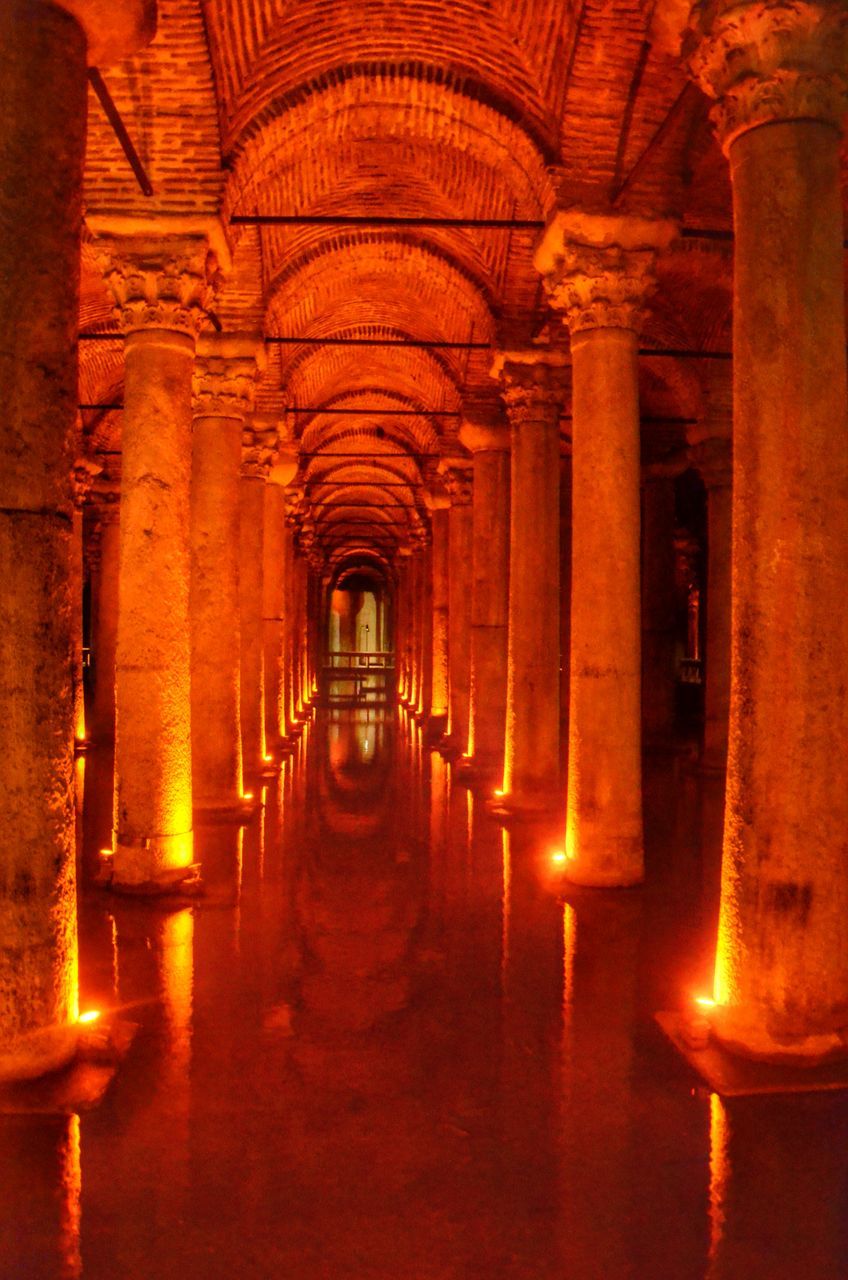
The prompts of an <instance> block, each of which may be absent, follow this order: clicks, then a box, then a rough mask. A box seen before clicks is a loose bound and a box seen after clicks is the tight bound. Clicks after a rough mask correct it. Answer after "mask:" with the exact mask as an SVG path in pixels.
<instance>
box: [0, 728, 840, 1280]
mask: <svg viewBox="0 0 848 1280" xmlns="http://www.w3.org/2000/svg"><path fill="white" fill-rule="evenodd" d="M85 771H86V778H85V790H86V805H87V811H86V823H85V826H86V861H87V864H90V861H91V858H92V855H93V853H94V852H95V851H96V849H97V847H98V846H99V845H102V844H104V843H108V834H109V818H110V806H111V798H110V795H111V789H110V779H109V765H108V761H106V760H104V759H101V758H99V757H98V756H97V755H96V754H92V755H89V757H88V759H87V762H86V765H85ZM262 794H263V799H264V805H263V807H262V809H261V812H260V813H259V814H258V815H257V817H256V819H255V820H254V821H253V823H252V824H251V825H250V826H249V827H247V828H246V829H245V830H244V831H243V832H239V831H235V830H233V829H231V828H226V827H221V828H217V829H215V828H209V829H206V830H201V831H200V832H198V855H199V856H200V857H201V858H202V860H203V863H204V874H205V878H206V881H207V886H208V894H207V897H206V898H205V899H204V900H203V902H202V903H199V904H198V905H196V906H194V907H183V908H182V909H179V910H171V911H167V910H163V909H156V908H151V907H149V906H143V905H136V904H133V903H129V902H126V901H123V900H120V899H118V898H115V897H110V896H107V895H98V894H88V895H86V898H85V901H84V904H83V910H82V919H81V964H82V985H83V1001H82V1003H83V1005H84V1006H86V1005H88V1006H97V1007H101V1008H116V1007H117V1008H120V1009H122V1010H125V1011H126V1014H125V1016H127V1017H130V1018H132V1019H133V1020H134V1021H136V1022H137V1023H138V1024H139V1031H138V1034H137V1037H136V1041H135V1043H134V1045H133V1047H132V1049H131V1051H130V1054H129V1056H128V1058H127V1059H126V1061H125V1062H124V1063H123V1065H122V1066H121V1068H120V1071H119V1074H118V1075H117V1077H116V1079H115V1082H114V1084H113V1086H112V1088H111V1089H110V1091H109V1093H108V1094H107V1095H106V1097H105V1099H104V1100H103V1102H102V1103H101V1104H100V1105H99V1106H98V1107H97V1108H96V1109H95V1110H93V1111H90V1112H87V1113H85V1114H83V1115H82V1116H81V1117H80V1118H77V1117H73V1118H70V1119H68V1118H65V1119H58V1118H57V1119H32V1118H27V1119H22V1118H8V1117H6V1118H2V1119H0V1276H3V1277H15V1278H17V1277H22V1278H23V1277H25V1278H26V1280H42V1278H44V1280H47V1278H52V1277H62V1278H63V1280H76V1278H77V1277H81V1276H84V1277H86V1278H87V1280H92V1278H94V1277H97V1278H98V1280H99V1278H101V1277H102V1278H103V1280H106V1278H108V1280H148V1278H149V1280H171V1278H172V1277H175V1278H179V1280H191V1278H193V1277H202V1278H204V1280H218V1278H220V1280H224V1278H226V1280H233V1278H240V1277H247V1278H252V1277H263V1278H264V1277H275V1278H276V1277H286V1278H288V1277H291V1278H293V1280H478V1278H479V1280H484V1278H485V1280H507V1278H510V1280H519V1278H520V1280H530V1278H532V1280H549V1278H550V1280H554V1278H556V1280H625V1278H630V1277H636V1278H639V1280H641V1278H643V1277H644V1280H666V1278H668V1280H690V1278H691V1280H695V1278H700V1277H709V1278H710V1280H717V1278H720V1280H795V1277H798V1278H801V1280H831V1278H833V1280H837V1278H843V1277H846V1276H848V1242H846V1225H847V1224H848V1141H846V1138H848V1101H846V1099H845V1097H844V1096H843V1095H832V1096H807V1097H803V1096H796V1097H792V1098H779V1099H769V1100H748V1101H737V1102H734V1103H732V1104H723V1103H721V1102H720V1101H719V1100H718V1099H717V1098H715V1097H712V1098H711V1097H710V1096H709V1094H707V1093H705V1092H703V1091H701V1090H700V1089H699V1088H698V1085H697V1081H696V1080H695V1079H694V1078H693V1077H692V1076H691V1075H690V1074H689V1072H688V1070H687V1069H686V1067H685V1066H684V1065H683V1064H682V1063H681V1062H680V1061H678V1059H677V1058H676V1057H675V1056H674V1054H673V1053H672V1052H671V1051H670V1050H668V1049H667V1047H666V1045H665V1043H664V1042H663V1040H662V1038H661V1037H660V1035H659V1033H658V1032H657V1031H656V1030H655V1028H654V1025H653V1023H652V1020H651V1015H652V1014H653V1012H654V1011H655V1010H657V1009H660V1008H668V1007H671V1006H674V1005H676V1004H679V1002H680V1000H681V996H682V995H683V996H685V995H687V994H691V993H693V992H696V991H698V990H704V989H706V988H707V987H708V985H709V982H708V975H709V971H710V939H711V937H712V934H713V931H714V927H715V911H716V895H717V867H718V846H719V836H720V825H721V813H720V808H721V796H720V792H719V790H718V788H717V787H716V784H715V783H710V782H704V781H702V780H697V779H696V778H695V777H694V775H691V774H689V773H687V772H686V770H685V769H684V767H683V765H682V764H681V763H680V762H679V761H678V760H676V759H675V758H674V757H671V756H666V757H663V758H660V759H658V760H656V761H654V762H653V763H649V766H648V771H647V776H646V806H647V811H646V826H647V842H648V879H647V883H646V885H645V887H644V888H642V889H640V890H633V891H627V892H619V893H597V892H596V893H592V892H589V891H582V892H573V891H571V892H568V891H566V887H565V885H564V883H563V882H562V880H561V869H560V866H559V864H558V863H556V861H555V860H553V859H552V858H551V853H552V851H553V849H554V845H553V844H552V842H551V840H550V838H542V837H532V836H529V835H528V834H527V833H525V834H524V835H521V834H512V835H508V834H505V833H504V832H503V831H502V829H501V828H500V827H499V826H498V825H497V824H496V823H495V822H494V820H493V819H492V818H491V817H489V816H488V814H487V813H486V811H485V807H484V805H483V804H482V802H481V801H480V800H479V799H477V798H475V797H474V796H472V795H471V794H470V793H469V792H468V791H467V790H466V789H465V788H463V787H462V786H459V785H457V784H454V783H453V781H452V778H451V773H450V769H449V768H448V767H447V766H446V765H445V764H444V762H443V761H442V760H441V758H440V757H438V756H436V755H433V754H431V753H429V752H428V751H426V750H425V749H424V748H423V746H422V743H421V739H420V734H419V731H418V730H417V729H415V728H414V727H413V726H412V725H411V724H410V723H409V722H408V721H407V720H406V719H402V718H399V717H398V716H397V715H396V714H394V713H391V712H381V711H379V710H374V709H371V710H369V711H362V712H355V711H347V710H346V711H337V712H334V713H327V712H325V713H323V714H322V715H321V716H319V718H318V719H317V720H316V721H315V722H314V723H313V724H312V725H310V726H309V727H308V728H307V730H306V731H305V735H304V738H303V740H302V742H301V744H300V745H299V747H298V750H297V752H296V754H295V755H294V756H293V757H292V758H291V759H290V760H289V761H287V762H286V764H285V765H284V767H283V770H282V773H281V776H280V778H279V779H278V780H277V781H275V782H274V783H273V785H269V786H267V788H266V789H265V790H264V792H263V793H262Z"/></svg>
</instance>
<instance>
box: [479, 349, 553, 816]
mask: <svg viewBox="0 0 848 1280" xmlns="http://www.w3.org/2000/svg"><path fill="white" fill-rule="evenodd" d="M564 365H565V355H564V353H562V352H560V351H553V350H551V351H547V352H542V351H540V350H528V351H523V352H508V353H502V354H501V355H500V356H499V357H498V359H497V361H496V363H495V367H494V369H493V373H494V374H495V376H501V378H502V385H503V392H502V394H503V398H504V401H505V403H506V407H507V413H508V414H509V419H510V425H511V447H512V468H511V501H510V562H509V642H508V649H509V657H508V677H507V707H506V736H505V750H504V775H503V806H504V808H506V809H508V810H509V811H510V812H516V813H522V812H527V813H553V812H556V810H557V809H558V808H559V805H560V753H559V587H560V581H559V420H560V416H561V413H562V408H563V403H564V399H565V377H564Z"/></svg>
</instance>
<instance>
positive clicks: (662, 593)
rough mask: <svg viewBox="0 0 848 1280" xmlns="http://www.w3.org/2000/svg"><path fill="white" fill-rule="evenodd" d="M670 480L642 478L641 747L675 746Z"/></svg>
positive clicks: (648, 475)
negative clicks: (643, 744)
mask: <svg viewBox="0 0 848 1280" xmlns="http://www.w3.org/2000/svg"><path fill="white" fill-rule="evenodd" d="M675 608H676V600H675V588H674V479H673V477H671V476H669V475H667V474H664V473H654V472H652V471H651V470H650V468H645V470H644V472H643V477H642V732H643V736H644V741H645V745H646V746H651V747H656V748H661V749H663V748H665V749H669V748H671V747H672V745H673V742H674V716H675V693H676V672H675V669H674V659H675Z"/></svg>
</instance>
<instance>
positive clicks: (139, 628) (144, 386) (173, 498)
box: [93, 220, 214, 893]
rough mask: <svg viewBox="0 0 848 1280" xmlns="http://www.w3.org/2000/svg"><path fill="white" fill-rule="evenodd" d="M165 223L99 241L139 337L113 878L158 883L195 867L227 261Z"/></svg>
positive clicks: (127, 326)
mask: <svg viewBox="0 0 848 1280" xmlns="http://www.w3.org/2000/svg"><path fill="white" fill-rule="evenodd" d="M163 223H164V224H165V225H163V228H162V233H161V235H160V234H157V233H153V232H151V233H150V234H145V233H143V232H142V231H140V230H139V231H136V232H134V233H128V234H126V235H124V234H120V230H121V227H120V224H118V225H117V226H115V224H112V225H111V226H110V227H109V230H110V231H111V232H112V234H111V235H108V236H106V237H104V238H103V239H101V240H99V241H97V242H96V245H95V247H96V249H97V252H98V254H99V256H100V260H101V263H102V266H103V270H104V275H105V277H106V280H107V283H108V284H109V286H110V288H111V290H112V292H113V294H114V296H115V299H116V301H117V314H118V317H119V319H120V321H121V325H122V327H123V330H124V332H125V334H126V340H125V375H124V412H123V417H122V426H121V543H120V546H121V551H120V582H119V589H118V641H117V657H116V669H115V701H116V734H115V834H114V862H113V876H112V884H113V886H114V887H115V888H120V889H124V890H127V891H133V892H151V893H161V892H167V891H168V890H170V889H173V888H175V887H176V886H177V885H178V884H179V883H180V882H181V881H183V880H184V879H185V878H186V876H187V875H189V874H190V873H191V868H192V864H193V837H192V789H191V665H190V656H191V646H190V616H189V582H190V565H191V552H190V546H189V537H190V492H191V422H192V406H191V395H192V374H193V370H194V352H195V339H196V335H197V333H198V331H199V329H200V326H201V324H202V323H203V322H204V320H205V310H204V308H205V306H206V305H207V304H208V302H209V301H210V300H211V289H210V279H211V271H212V270H214V255H212V254H211V253H210V246H209V241H208V238H207V237H206V236H204V235H201V234H189V233H185V234H174V235H171V236H169V235H168V234H167V225H166V224H167V220H163ZM93 229H95V230H103V231H105V230H106V229H107V228H106V227H105V225H104V224H103V223H101V222H98V223H96V225H95V226H94V228H93ZM116 230H117V231H118V232H119V234H114V233H115V231H116Z"/></svg>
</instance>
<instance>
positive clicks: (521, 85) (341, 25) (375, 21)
mask: <svg viewBox="0 0 848 1280" xmlns="http://www.w3.org/2000/svg"><path fill="white" fill-rule="evenodd" d="M245 7H247V0H226V2H224V0H207V3H206V10H207V19H208V29H209V31H210V36H211V37H212V41H211V42H212V44H213V46H214V50H213V51H214V54H215V57H216V61H217V62H218V64H219V72H218V83H219V99H222V102H221V106H222V117H223V120H224V145H225V149H229V147H230V146H231V145H232V143H233V140H234V139H237V138H238V137H239V136H241V135H242V134H243V133H244V131H245V129H246V128H248V127H249V125H250V123H251V122H252V121H255V120H256V119H257V117H261V116H262V115H263V114H265V113H267V112H268V111H269V110H273V109H274V108H275V106H276V104H281V105H283V109H291V108H292V107H293V106H294V105H296V104H297V103H299V102H300V101H302V100H303V99H304V98H306V97H308V96H310V95H312V94H314V93H315V92H316V91H320V90H321V88H322V87H323V86H325V85H326V84H341V85H344V84H345V83H346V81H347V80H349V78H350V76H351V74H352V72H353V73H354V74H355V72H356V70H358V69H359V68H364V69H366V70H367V71H368V72H369V73H370V74H373V75H384V76H403V75H406V76H411V77H415V78H418V79H421V80H422V81H423V82H432V83H436V84H440V85H442V86H444V87H446V88H450V87H458V88H461V89H462V90H464V91H465V92H466V93H468V94H469V96H472V95H474V96H477V97H479V98H480V99H481V100H483V101H488V102H491V103H494V104H496V105H497V107H498V109H499V110H500V111H502V112H503V113H504V114H507V115H512V116H514V117H516V118H518V117H522V118H524V119H525V120H526V121H527V122H528V125H529V127H530V128H532V130H533V131H534V132H535V133H536V134H538V136H539V138H540V139H541V140H543V141H547V142H549V143H550V142H552V140H553V139H555V138H556V121H555V120H554V119H552V112H551V107H550V101H549V97H548V94H547V92H546V90H547V84H546V80H547V79H548V77H549V74H550V70H551V65H550V64H551V61H552V55H555V53H556V50H555V49H552V48H551V45H552V43H553V42H552V41H551V39H550V33H549V32H548V31H545V30H544V27H545V26H546V25H547V24H546V23H545V18H544V15H541V14H540V13H539V11H538V4H537V3H534V0H512V2H510V0H495V3H491V2H490V0H489V2H486V0H452V3H451V4H450V5H449V6H447V5H446V6H443V7H442V6H436V5H433V4H432V3H429V2H428V0H348V3H337V4H334V5H332V6H328V5H327V4H326V3H323V0H287V2H286V3H285V4H284V5H283V4H281V3H280V2H279V0H277V2H276V3H272V4H271V5H268V6H266V9H265V12H264V13H263V14H262V15H261V16H257V15H256V14H255V12H254V13H252V14H251V20H250V21H249V22H247V21H244V20H243V19H244V17H246V15H245V14H242V20H240V19H239V15H238V13H232V10H234V9H235V10H237V11H238V10H243V9H245ZM225 11H230V13H229V14H227V13H226V12H225ZM228 16H229V18H230V21H229V24H227V21H226V19H227V17H228ZM534 19H535V23H534ZM534 25H535V28H536V32H537V34H538V35H541V36H542V41H541V42H540V44H538V45H536V47H535V48H534V47H532V46H533V42H532V41H528V39H527V36H528V28H529V29H531V30H532V28H533V26H534ZM227 26H228V29H225V28H226V27H227ZM545 36H547V37H548V38H547V40H545V38H544V37H545ZM546 46H547V47H546ZM222 64H225V65H222ZM222 73H223V74H222Z"/></svg>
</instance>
